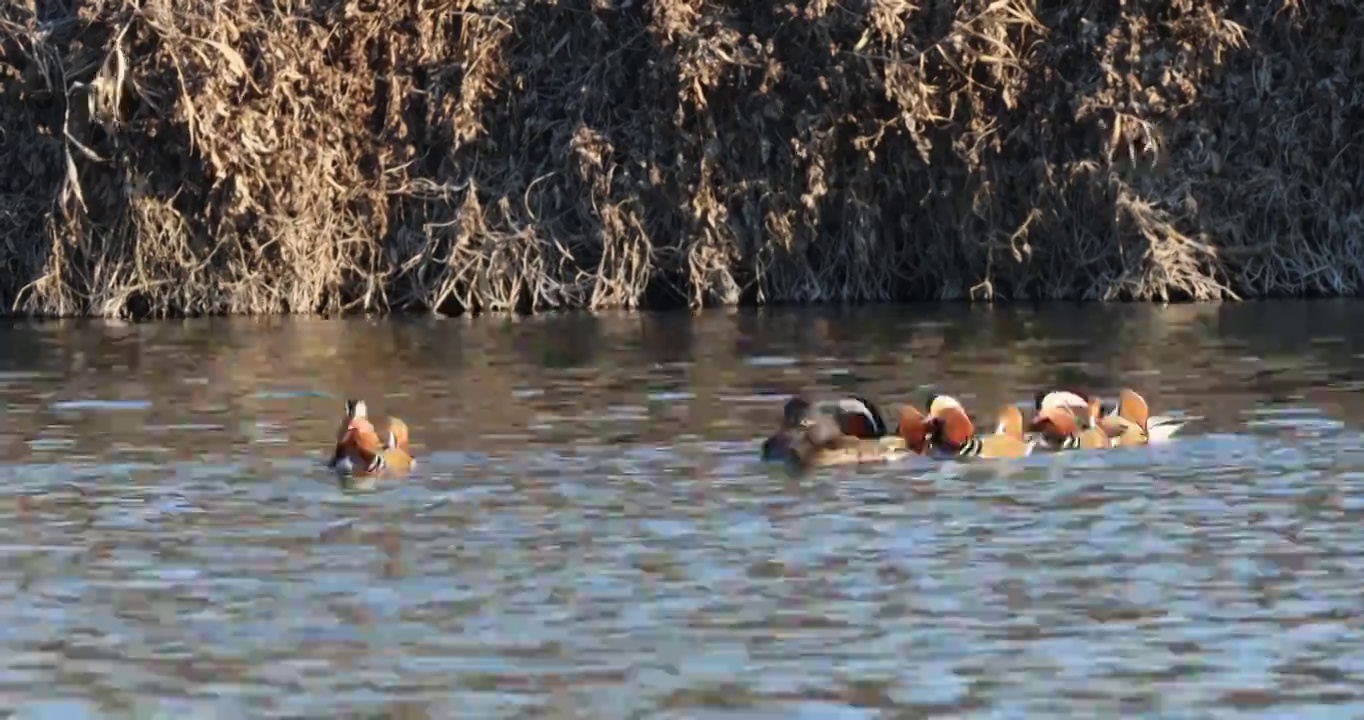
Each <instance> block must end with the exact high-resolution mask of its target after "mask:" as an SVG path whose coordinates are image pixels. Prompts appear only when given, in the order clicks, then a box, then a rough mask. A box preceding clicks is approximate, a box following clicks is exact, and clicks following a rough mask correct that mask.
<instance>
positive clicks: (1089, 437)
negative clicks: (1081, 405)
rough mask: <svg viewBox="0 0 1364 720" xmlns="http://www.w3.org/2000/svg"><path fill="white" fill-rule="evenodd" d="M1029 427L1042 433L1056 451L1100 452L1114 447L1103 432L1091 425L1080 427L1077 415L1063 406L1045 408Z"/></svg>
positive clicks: (1049, 445)
mask: <svg viewBox="0 0 1364 720" xmlns="http://www.w3.org/2000/svg"><path fill="white" fill-rule="evenodd" d="M1029 427H1030V429H1031V430H1033V431H1034V432H1039V433H1041V434H1042V440H1043V442H1045V443H1046V445H1047V446H1048V447H1051V448H1055V449H1060V450H1075V449H1088V450H1098V449H1102V448H1107V447H1112V442H1111V441H1110V440H1109V436H1108V435H1107V434H1105V432H1104V431H1103V430H1101V429H1100V428H1098V427H1096V426H1094V425H1091V424H1089V423H1086V427H1083V428H1082V427H1080V420H1079V419H1078V418H1076V417H1075V413H1073V412H1071V411H1070V409H1069V408H1068V407H1066V406H1063V405H1054V406H1051V407H1046V408H1043V409H1042V410H1041V411H1040V412H1038V413H1037V415H1035V416H1033V419H1032V422H1031V423H1029Z"/></svg>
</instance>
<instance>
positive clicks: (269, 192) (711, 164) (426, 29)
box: [0, 0, 1364, 317]
mask: <svg viewBox="0 0 1364 720" xmlns="http://www.w3.org/2000/svg"><path fill="white" fill-rule="evenodd" d="M29 5H30V6H29V7H27V8H26V7H25V3H23V2H20V3H10V4H9V5H7V6H6V8H5V9H0V20H3V26H2V27H0V48H2V50H0V52H3V60H0V78H3V79H4V82H3V85H4V88H5V89H4V95H5V102H4V104H3V107H0V133H3V137H4V142H3V144H2V149H0V162H3V163H4V167H5V168H6V169H7V170H6V172H5V173H4V175H3V177H0V267H4V268H5V269H6V272H5V273H3V274H2V275H0V308H3V309H4V310H6V311H7V312H10V313H15V314H32V315H48V316H137V317H156V316H166V315H182V314H201V313H233V314H239V313H252V314H255V313H288V312H319V311H321V312H337V311H343V310H353V311H371V312H384V311H409V310H413V311H421V310H426V309H429V308H433V307H434V308H439V309H440V310H441V311H442V312H447V313H455V312H461V311H471V310H472V311H478V310H506V309H512V308H517V309H522V310H538V309H545V308H552V307H587V308H608V307H663V306H667V305H677V304H691V305H697V304H707V305H718V304H734V303H773V302H796V303H800V302H816V301H863V300H890V299H977V300H1001V301H1002V300H1015V299H1063V298H1064V299H1091V300H1103V299H1137V300H1180V299H1236V298H1252V297H1267V296H1295V295H1296V296H1301V295H1312V296H1336V295H1353V294H1355V293H1357V292H1358V290H1359V289H1360V287H1361V280H1362V278H1364V273H1362V271H1361V268H1364V265H1362V264H1361V259H1362V258H1361V251H1360V240H1361V236H1364V212H1361V210H1360V208H1361V207H1364V179H1361V176H1360V174H1359V168H1360V167H1364V123H1361V122H1359V121H1358V119H1359V118H1360V117H1361V116H1364V95H1361V94H1360V93H1359V92H1357V87H1358V84H1357V83H1355V82H1352V78H1356V77H1358V76H1359V75H1360V74H1361V73H1364V46H1361V45H1360V43H1358V42H1357V38H1358V37H1360V34H1359V33H1360V32H1361V31H1364V9H1362V8H1359V7H1356V6H1353V5H1351V4H1348V3H1344V2H1336V3H1313V4H1310V5H1289V6H1285V5H1284V4H1283V3H1282V2H1279V1H1278V0H1274V1H1273V2H1270V1H1269V0H1252V1H1251V2H1249V3H1232V2H1191V1H1181V0H1174V1H1171V2H1166V1H1162V2H1158V3H1157V2H1154V1H1153V0H1151V1H1142V2H1131V3H1128V4H1127V6H1126V8H1125V9H1123V10H1121V12H1119V11H1118V9H1117V8H1116V7H1115V8H1112V9H1111V10H1112V12H1110V11H1109V10H1104V9H1103V8H1098V7H1084V6H1076V5H1074V4H1073V3H1065V2H1041V3H1029V2H1023V1H1022V0H999V1H996V2H988V3H987V2H983V1H981V0H968V1H966V2H962V3H960V7H959V8H957V9H955V10H953V9H951V8H948V7H939V6H937V5H932V4H930V5H928V6H925V7H923V8H916V7H914V6H911V5H909V4H906V3H900V2H897V0H870V1H869V2H866V3H864V4H847V5H837V4H833V3H828V2H824V1H823V0H819V1H815V2H808V3H804V4H796V3H774V2H755V3H751V4H749V5H748V6H745V7H742V8H737V9H736V8H735V7H731V6H730V5H728V4H718V3H711V2H703V1H702V0H667V1H657V2H645V3H640V2H631V0H621V1H620V2H618V3H614V4H613V2H612V0H594V2H593V3H592V4H590V5H589V4H587V3H583V2H564V3H541V2H534V3H531V2H527V3H521V2H482V3H479V2H471V1H468V0H461V1H458V2H455V3H453V4H451V3H447V4H445V5H442V6H440V7H439V8H437V7H436V6H435V5H433V4H431V3H429V2H425V3H424V2H415V3H414V2H394V1H392V0H370V1H368V2H354V1H351V2H319V3H314V4H312V5H309V6H297V7H291V6H289V5H288V4H283V5H281V4H267V3H258V2H250V1H249V0H225V1H224V2H219V3H214V4H211V5H203V6H194V7H179V6H178V5H177V6H176V8H175V9H173V10H172V8H171V7H170V6H169V5H168V4H163V3H144V4H142V5H141V6H140V7H139V6H134V5H133V4H131V3H129V4H126V5H123V6H119V5H117V4H116V3H109V4H104V5H99V6H94V7H93V8H92V7H90V6H83V7H82V8H81V9H80V10H79V13H80V14H79V15H78V16H74V17H68V16H65V15H60V14H58V15H51V16H49V15H43V16H39V15H37V14H36V12H35V8H34V7H32V4H31V3H30V4H29ZM39 9H41V10H42V11H43V12H49V9H48V8H46V7H45V6H42V5H41V4H40V5H39ZM51 12H66V11H65V10H60V11H56V10H52V11H51ZM1351 118H1353V120H1351Z"/></svg>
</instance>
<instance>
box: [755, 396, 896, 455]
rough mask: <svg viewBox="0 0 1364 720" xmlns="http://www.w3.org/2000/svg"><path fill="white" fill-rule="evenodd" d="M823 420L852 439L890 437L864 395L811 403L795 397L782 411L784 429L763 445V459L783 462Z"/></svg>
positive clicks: (870, 402) (877, 410) (873, 405)
mask: <svg viewBox="0 0 1364 720" xmlns="http://www.w3.org/2000/svg"><path fill="white" fill-rule="evenodd" d="M820 417H827V418H830V419H832V420H833V421H834V425H835V427H837V428H838V431H839V434H841V435H846V436H848V437H853V438H862V439H876V438H882V437H885V436H886V434H887V430H886V421H885V420H884V419H883V418H882V416H881V411H880V409H879V408H877V407H876V405H875V404H874V403H873V402H872V401H870V400H868V399H866V398H864V397H861V396H858V395H850V396H847V397H842V398H838V399H837V400H832V401H823V402H819V403H811V402H810V401H809V400H806V399H805V398H803V397H800V396H796V397H793V398H791V399H789V400H787V401H786V405H785V406H784V407H783V408H782V422H781V427H780V428H778V430H777V432H775V433H773V434H772V436H771V437H769V438H767V440H765V441H764V442H763V446H762V457H763V459H764V460H769V461H776V462H783V461H785V460H787V459H788V458H789V456H790V450H791V448H792V447H793V446H794V444H795V443H796V441H797V440H799V439H800V438H801V437H802V435H804V434H805V431H806V429H807V428H809V427H810V426H811V425H812V424H814V422H815V420H816V419H817V418H820Z"/></svg>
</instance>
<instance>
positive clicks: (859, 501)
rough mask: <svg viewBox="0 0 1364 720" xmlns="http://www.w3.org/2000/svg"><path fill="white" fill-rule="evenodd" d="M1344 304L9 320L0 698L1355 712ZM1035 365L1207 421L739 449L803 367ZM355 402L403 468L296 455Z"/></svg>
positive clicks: (1361, 465) (974, 390)
mask: <svg viewBox="0 0 1364 720" xmlns="http://www.w3.org/2000/svg"><path fill="white" fill-rule="evenodd" d="M1360 309H1361V306H1360V305H1359V304H1357V303H1349V302H1319V303H1247V304H1243V305H1228V306H1219V305H1185V306H1171V307H1167V308H1158V307H1151V306H1145V305H1119V306H1111V307H1106V308H1097V307H1092V306H1069V305H1058V306H1044V307H1041V308H1025V307H1013V308H994V309H991V308H984V307H971V306H965V305H960V306H941V305H904V306H895V307H879V308H878V307H870V308H859V309H820V310H802V311H772V312H751V311H745V312H738V311H717V312H708V313H704V314H702V315H700V316H693V315H691V314H689V313H670V314H660V315H650V316H638V315H628V314H619V315H610V314H605V315H585V314H568V315H563V316H557V317H539V318H531V319H480V320H464V319H453V320H434V319H398V320H382V321H378V320H374V321H371V320H348V321H320V320H291V319H259V320H257V319H234V320H202V321H190V322H177V323H159V324H152V325H108V324H100V323H91V322H64V323H51V324H42V325H26V324H19V325H15V326H14V327H12V328H9V329H5V330H0V347H5V348H7V349H8V352H5V353H3V354H0V413H2V414H0V594H2V595H3V600H4V604H3V605H0V607H3V608H4V609H3V610H0V614H2V615H0V649H2V650H3V652H0V707H5V708H22V710H23V711H24V713H26V715H25V716H27V717H62V718H66V717H84V716H90V717H94V716H98V715H101V714H109V713H114V714H130V715H135V716H142V715H148V714H153V713H155V712H156V711H159V712H161V713H163V714H166V715H168V716H170V715H175V716H188V715H193V714H196V713H200V714H215V713H216V715H217V716H222V717H227V716H248V715H249V716H253V717H256V716H299V715H308V716H313V715H328V714H332V715H335V714H347V715H350V714H354V713H371V714H381V715H386V716H396V717H451V716H457V715H461V714H463V715H474V716H479V717H530V716H534V717H541V716H545V715H547V714H549V715H555V714H557V715H559V716H574V717H576V716H583V717H594V718H595V717H627V716H636V717H641V716H648V717H678V718H682V717H686V718H696V717H714V718H728V717H735V718H737V717H755V716H763V717H768V716H770V717H788V716H811V717H845V716H846V717H874V716H878V714H879V713H881V712H882V711H886V712H887V713H888V715H881V716H919V715H927V714H935V713H955V714H957V715H972V716H981V717H984V716H991V717H997V716H1005V717H1012V716H1041V715H1050V714H1057V715H1060V714H1066V715H1091V716H1108V717H1114V716H1129V715H1137V714H1140V715H1165V714H1176V715H1191V716H1199V717H1203V716H1219V715H1222V714H1231V713H1233V712H1235V713H1238V714H1239V713H1245V712H1254V713H1257V714H1271V713H1272V714H1276V715H1285V716H1289V715H1291V716H1292V717H1313V716H1324V715H1326V714H1327V713H1329V714H1330V715H1331V717H1348V716H1353V715H1355V714H1357V713H1358V712H1359V709H1360V708H1359V707H1358V706H1359V704H1360V702H1361V699H1360V697H1359V696H1360V692H1359V690H1358V688H1357V685H1358V682H1357V675H1358V674H1359V673H1360V672H1361V668H1360V667H1359V666H1358V663H1359V661H1360V658H1361V657H1364V654H1361V650H1362V649H1364V642H1361V640H1364V639H1362V638H1361V637H1360V635H1361V633H1360V630H1359V629H1358V628H1359V626H1360V623H1359V617H1358V614H1359V611H1358V608H1359V603H1358V600H1357V597H1358V577H1359V576H1360V571H1361V563H1360V562H1359V560H1358V559H1357V557H1356V555H1357V553H1354V552H1353V549H1354V548H1356V547H1358V546H1359V544H1360V542H1361V540H1364V537H1362V535H1364V531H1361V530H1360V528H1361V527H1364V525H1361V522H1360V521H1361V519H1364V518H1362V517H1361V515H1364V513H1362V512H1361V511H1362V510H1364V502H1361V501H1360V500H1359V498H1360V496H1361V495H1360V492H1359V490H1360V485H1361V482H1364V442H1361V435H1360V432H1359V430H1358V428H1359V427H1360V426H1361V424H1362V423H1364V403H1361V401H1360V400H1359V399H1358V398H1359V396H1360V393H1359V392H1358V390H1359V389H1360V388H1361V387H1364V386H1362V385H1361V384H1360V377H1359V373H1358V369H1359V366H1360V361H1361V360H1360V358H1361V352H1364V351H1362V350H1361V348H1360V346H1361V344H1362V343H1364V339H1361V335H1359V334H1357V333H1354V332H1352V330H1351V328H1353V327H1357V326H1359V323H1358V322H1356V316H1357V315H1358V314H1359V313H1360ZM1058 379H1065V380H1068V381H1081V382H1085V383H1087V384H1090V385H1093V386H1096V387H1099V388H1102V389H1106V390H1109V391H1111V390H1112V389H1115V388H1116V387H1117V386H1118V385H1120V384H1131V385H1133V386H1134V387H1136V388H1138V389H1139V390H1141V391H1142V392H1143V393H1144V394H1145V395H1146V396H1147V397H1148V399H1150V400H1151V401H1152V403H1153V406H1154V409H1155V410H1156V411H1157V412H1162V411H1164V410H1165V409H1181V410H1184V411H1185V412H1187V413H1190V414H1195V415H1201V416H1203V417H1204V418H1205V419H1204V420H1203V421H1201V422H1200V423H1198V424H1197V425H1191V426H1189V427H1188V428H1186V430H1185V432H1186V433H1187V437H1186V438H1185V440H1183V441H1182V442H1180V443H1178V444H1176V445H1172V446H1169V447H1164V448H1139V449H1133V450H1122V451H1114V452H1110V453H1103V454H1090V455H1078V454H1077V455H1072V456H1068V457H1044V458H1029V459H1027V460H1024V461H1019V462H1011V463H1010V462H1006V463H976V464H970V465H961V464H955V463H931V462H926V461H910V462H908V463H905V464H903V465H895V466H884V467H867V468H843V469H836V470H830V471H826V472H818V473H815V474H813V475H810V476H806V477H791V476H789V475H787V474H785V473H782V472H776V471H773V469H771V468H767V467H764V466H762V465H760V464H758V463H757V462H756V461H755V455H756V452H757V446H758V443H759V442H760V441H761V438H762V437H763V436H765V435H766V433H767V432H768V431H769V430H770V428H771V427H772V424H773V423H774V422H775V421H776V418H777V416H778V413H779V411H780V407H781V403H782V401H783V400H784V399H785V396H786V394H788V393H790V392H793V391H797V390H805V391H810V392H815V393H818V392H838V391H842V390H846V389H856V390H858V391H859V392H863V393H866V394H868V395H870V396H872V397H874V398H876V399H877V400H879V401H881V402H882V404H883V406H884V407H885V409H886V410H887V411H892V410H893V408H894V407H895V405H896V403H898V402H899V401H901V400H903V399H906V398H915V399H919V398H921V397H922V395H923V394H924V393H926V392H928V391H929V390H931V389H939V390H945V391H948V392H952V393H954V394H956V395H958V396H960V397H961V398H962V399H963V400H964V401H966V402H967V403H968V404H969V405H971V406H975V407H989V406H993V405H996V404H998V403H1002V402H1022V401H1026V400H1027V399H1028V398H1029V397H1030V396H1031V391H1032V389H1033V388H1035V387H1037V386H1039V385H1043V384H1047V383H1051V382H1054V381H1056V380H1058ZM347 395H362V396H364V397H365V398H366V399H368V400H369V401H370V404H371V406H372V407H373V408H374V409H375V411H377V412H379V413H385V412H387V411H389V410H395V411H400V412H401V413H402V415H403V417H404V418H405V419H406V420H408V422H409V424H410V425H411V426H412V428H413V443H414V450H415V451H416V453H417V454H418V457H419V458H420V460H421V463H422V465H421V467H420V469H419V472H418V473H417V475H416V476H414V478H413V479H412V480H410V481H408V482H406V483H400V484H395V485H393V486H390V487H380V488H378V492H372V493H359V494H356V493H346V492H342V491H341V490H340V489H339V488H338V487H337V485H336V484H335V483H334V482H333V481H332V479H331V478H330V476H328V475H327V474H326V472H325V471H324V470H323V469H322V468H321V462H322V460H323V459H324V457H325V455H324V453H325V451H326V450H327V447H326V445H327V442H328V440H329V439H330V438H331V436H332V435H331V434H332V432H333V430H334V427H335V426H334V423H335V421H336V417H337V413H338V412H339V410H340V404H341V403H340V400H341V398H342V397H345V396H347ZM575 713H576V714H575Z"/></svg>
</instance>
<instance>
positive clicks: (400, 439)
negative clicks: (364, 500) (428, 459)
mask: <svg viewBox="0 0 1364 720" xmlns="http://www.w3.org/2000/svg"><path fill="white" fill-rule="evenodd" d="M345 412H346V414H345V416H344V417H343V418H342V419H341V428H340V429H339V430H338V431H337V433H336V449H335V450H334V451H333V452H332V457H331V460H329V461H328V462H327V467H329V468H331V469H332V470H334V471H336V473H337V474H338V475H340V476H343V477H357V478H358V477H383V476H393V475H403V474H405V473H407V471H409V470H411V469H412V468H413V467H415V466H416V464H417V461H416V460H414V459H412V453H411V450H409V449H408V445H407V423H405V422H403V421H402V420H401V419H399V418H396V417H390V418H389V419H388V431H387V432H386V433H385V434H384V437H383V438H382V439H381V438H380V437H379V433H378V432H377V431H376V430H375V429H374V424H373V423H371V422H370V420H369V411H368V408H366V406H365V401H364V400H347V401H346V411H345Z"/></svg>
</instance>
